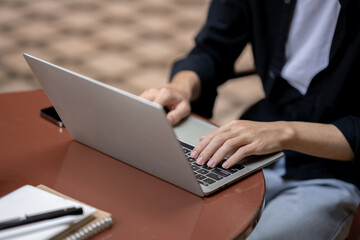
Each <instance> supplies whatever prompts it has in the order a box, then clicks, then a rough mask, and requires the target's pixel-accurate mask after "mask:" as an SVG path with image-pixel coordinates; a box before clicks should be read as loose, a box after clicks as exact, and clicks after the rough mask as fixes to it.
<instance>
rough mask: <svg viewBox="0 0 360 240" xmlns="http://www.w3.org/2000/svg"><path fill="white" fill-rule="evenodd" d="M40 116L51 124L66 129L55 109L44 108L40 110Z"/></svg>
mask: <svg viewBox="0 0 360 240" xmlns="http://www.w3.org/2000/svg"><path fill="white" fill-rule="evenodd" d="M40 115H41V116H42V117H43V118H45V119H47V120H49V121H50V122H52V123H54V124H55V125H56V126H58V127H61V128H63V127H65V125H64V123H63V122H62V121H61V119H60V117H59V115H58V114H57V112H56V110H55V108H54V107H48V108H43V109H41V110H40Z"/></svg>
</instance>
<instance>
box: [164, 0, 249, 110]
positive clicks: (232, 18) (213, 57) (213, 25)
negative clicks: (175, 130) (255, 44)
mask: <svg viewBox="0 0 360 240" xmlns="http://www.w3.org/2000/svg"><path fill="white" fill-rule="evenodd" d="M246 14H247V13H246V1H241V0H214V1H212V3H211V5H210V8H209V12H208V17H207V21H206V23H205V25H204V26H203V28H202V29H201V31H200V33H199V34H198V35H197V37H196V38H195V47H194V48H193V50H192V51H191V52H190V53H189V55H188V56H187V57H186V58H184V59H182V60H179V61H177V62H175V63H174V66H173V69H172V73H171V77H173V76H174V75H175V74H176V73H177V72H179V71H182V70H190V71H194V72H195V73H196V74H197V75H198V76H199V77H200V80H201V89H202V92H201V96H200V99H199V101H197V102H195V103H193V109H192V111H193V112H196V113H198V114H201V115H203V116H204V117H211V115H212V108H213V104H214V101H215V98H216V95H217V91H216V88H217V87H218V86H219V85H220V84H222V83H223V82H224V81H226V80H227V79H229V78H231V77H233V76H234V62H235V60H236V59H237V58H238V56H239V55H240V53H241V51H242V50H243V48H244V46H245V45H246V44H247V42H248V41H249V29H248V28H249V26H250V24H249V23H248V22H247V20H246V19H248V18H247V17H246Z"/></svg>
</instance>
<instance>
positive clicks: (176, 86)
mask: <svg viewBox="0 0 360 240" xmlns="http://www.w3.org/2000/svg"><path fill="white" fill-rule="evenodd" d="M199 94H200V79H199V77H198V76H197V75H196V74H195V73H194V72H191V71H183V72H179V73H177V74H176V75H175V76H174V78H173V79H172V81H171V82H170V83H169V84H167V85H165V86H164V87H161V88H151V89H148V90H146V91H144V92H143V93H142V94H141V95H140V97H143V98H145V99H147V100H150V101H152V102H155V103H158V104H160V105H162V106H163V107H165V108H166V109H167V110H169V112H168V114H167V115H166V117H167V119H168V121H169V122H170V123H171V124H172V125H175V124H176V123H178V122H179V121H180V120H181V119H183V118H184V117H186V116H188V115H189V114H190V113H191V107H190V101H192V100H195V99H196V98H197V97H198V96H199Z"/></svg>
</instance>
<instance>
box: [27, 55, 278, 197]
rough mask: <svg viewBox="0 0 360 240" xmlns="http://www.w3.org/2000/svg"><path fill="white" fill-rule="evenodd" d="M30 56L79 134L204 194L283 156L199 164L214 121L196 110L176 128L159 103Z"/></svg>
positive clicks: (37, 74) (54, 101) (58, 107)
mask: <svg viewBox="0 0 360 240" xmlns="http://www.w3.org/2000/svg"><path fill="white" fill-rule="evenodd" d="M24 57H25V60H26V61H27V63H28V64H29V66H30V68H31V70H32V71H33V73H34V75H35V77H36V78H37V79H38V81H39V82H40V85H41V86H42V88H43V89H44V91H45V93H46V94H47V96H48V98H49V99H50V102H51V103H52V105H53V106H54V108H55V110H56V111H57V113H58V114H59V116H60V118H61V119H62V121H63V122H64V124H65V126H66V128H67V131H68V132H69V134H70V135H71V136H72V137H73V138H74V139H75V140H77V141H79V142H80V143H82V144H85V145H87V146H89V147H91V148H94V149H96V150H98V151H100V152H102V153H105V154H107V155H109V156H111V157H113V158H115V159H118V160H120V161H122V162H125V163H127V164H129V165H131V166H133V167H135V168H138V169H140V170H142V171H144V172H147V173H149V174H152V175H153V176H156V177H158V178H160V179H163V180H165V181H167V182H169V183H172V184H174V185H176V186H178V187H180V188H182V189H185V190H187V191H189V192H191V193H194V194H196V195H198V196H201V197H203V196H208V195H210V194H213V193H215V192H216V191H218V190H219V189H221V188H223V187H225V186H227V185H229V184H231V183H233V182H235V181H237V180H238V179H240V178H243V177H245V176H248V175H249V174H251V173H253V172H255V171H257V170H259V169H261V168H262V167H264V166H266V165H268V164H271V163H272V162H274V161H276V160H278V159H279V158H281V157H282V156H283V153H282V152H277V153H274V154H270V155H265V156H257V157H255V156H254V157H248V158H246V159H244V160H243V161H241V163H240V164H238V165H236V166H234V167H233V168H231V169H228V170H225V169H223V168H221V167H217V168H214V169H211V168H208V167H207V166H199V165H197V164H196V163H195V159H192V158H190V157H189V155H190V151H191V150H192V148H193V147H194V145H196V143H197V142H198V139H199V137H200V136H202V135H204V134H207V133H209V132H211V131H213V130H214V129H216V127H215V126H214V125H212V124H209V123H208V122H206V121H203V120H200V119H198V118H195V117H192V116H190V117H188V118H187V119H185V120H184V121H183V122H182V123H180V124H179V125H178V126H177V127H175V128H173V127H172V126H171V125H170V124H169V122H168V121H167V119H166V112H165V111H164V109H163V107H162V106H160V105H158V104H156V103H153V102H151V101H148V100H146V99H143V98H140V97H138V96H135V95H133V94H131V93H128V92H125V91H122V90H120V89H117V88H115V87H112V86H109V85H106V84H104V83H102V82H99V81H96V80H94V79H91V78H88V77H85V76H83V75H80V74H77V73H75V72H72V71H69V70H67V69H65V68H62V67H59V66H56V65H54V64H52V63H49V62H46V61H44V60H41V59H39V58H36V57H34V56H31V55H29V54H24Z"/></svg>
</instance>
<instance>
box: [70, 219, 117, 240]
mask: <svg viewBox="0 0 360 240" xmlns="http://www.w3.org/2000/svg"><path fill="white" fill-rule="evenodd" d="M112 224H113V221H112V218H111V217H106V218H104V219H101V220H99V221H97V222H96V223H93V224H91V225H90V226H87V227H85V228H84V229H81V230H80V231H78V232H77V233H74V234H72V235H70V236H68V237H67V238H65V240H85V239H88V238H90V237H92V236H94V235H96V234H98V233H100V232H102V231H103V230H105V229H107V228H109V227H110V226H111V225H112Z"/></svg>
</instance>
